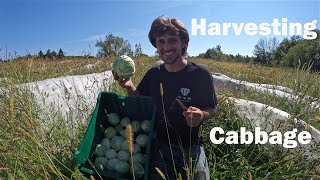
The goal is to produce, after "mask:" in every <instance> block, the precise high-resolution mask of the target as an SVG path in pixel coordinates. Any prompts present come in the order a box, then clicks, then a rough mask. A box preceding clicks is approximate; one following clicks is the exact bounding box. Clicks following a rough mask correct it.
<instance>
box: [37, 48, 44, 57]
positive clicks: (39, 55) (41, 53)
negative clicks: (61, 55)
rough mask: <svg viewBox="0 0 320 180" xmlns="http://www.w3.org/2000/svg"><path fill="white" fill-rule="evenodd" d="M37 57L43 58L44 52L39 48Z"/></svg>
mask: <svg viewBox="0 0 320 180" xmlns="http://www.w3.org/2000/svg"><path fill="white" fill-rule="evenodd" d="M38 57H39V58H44V54H43V52H42V51H41V50H40V51H39V53H38Z"/></svg>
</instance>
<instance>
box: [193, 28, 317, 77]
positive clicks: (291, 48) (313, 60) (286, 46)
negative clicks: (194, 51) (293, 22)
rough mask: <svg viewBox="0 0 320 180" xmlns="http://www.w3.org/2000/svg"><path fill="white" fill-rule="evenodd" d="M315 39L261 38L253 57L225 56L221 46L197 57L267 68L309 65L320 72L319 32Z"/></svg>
mask: <svg viewBox="0 0 320 180" xmlns="http://www.w3.org/2000/svg"><path fill="white" fill-rule="evenodd" d="M315 32H316V33H317V38H316V39H313V40H307V39H303V38H302V37H301V36H291V37H290V38H284V39H283V40H282V41H281V42H279V41H278V39H277V38H275V37H274V38H269V39H267V38H261V39H259V41H258V42H257V44H256V45H255V46H254V50H253V54H254V56H253V57H249V56H242V55H240V54H237V55H235V56H234V55H231V54H225V53H223V52H222V50H221V46H220V45H217V46H216V47H213V48H209V49H208V50H207V51H206V52H205V53H200V54H199V55H198V56H197V57H201V58H206V59H215V60H220V61H236V62H251V63H260V64H264V65H268V66H285V67H297V66H299V65H304V64H309V65H310V68H311V70H316V71H320V30H315Z"/></svg>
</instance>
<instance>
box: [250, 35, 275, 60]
mask: <svg viewBox="0 0 320 180" xmlns="http://www.w3.org/2000/svg"><path fill="white" fill-rule="evenodd" d="M277 47H278V41H277V38H275V37H274V38H271V39H266V38H261V39H259V41H258V43H257V44H256V45H255V46H254V50H253V54H254V55H255V59H254V60H255V61H256V62H260V63H263V64H269V63H271V60H272V56H273V54H274V52H275V50H276V48H277Z"/></svg>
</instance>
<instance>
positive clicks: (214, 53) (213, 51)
mask: <svg viewBox="0 0 320 180" xmlns="http://www.w3.org/2000/svg"><path fill="white" fill-rule="evenodd" d="M222 56H223V52H222V51H221V46H220V45H217V46H216V47H213V48H209V49H208V50H207V51H206V52H205V53H201V54H199V57H202V58H207V59H216V60H222Z"/></svg>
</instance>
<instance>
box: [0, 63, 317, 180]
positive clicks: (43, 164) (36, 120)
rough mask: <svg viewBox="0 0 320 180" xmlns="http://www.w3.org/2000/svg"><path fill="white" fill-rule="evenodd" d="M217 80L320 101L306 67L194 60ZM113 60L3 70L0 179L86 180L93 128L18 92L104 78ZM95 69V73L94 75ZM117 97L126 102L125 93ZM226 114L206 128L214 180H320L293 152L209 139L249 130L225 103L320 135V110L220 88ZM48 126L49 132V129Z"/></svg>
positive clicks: (4, 66)
mask: <svg viewBox="0 0 320 180" xmlns="http://www.w3.org/2000/svg"><path fill="white" fill-rule="evenodd" d="M135 60H136V65H137V72H136V74H135V75H134V77H133V82H134V83H135V84H138V83H139V82H140V80H141V78H142V77H143V75H144V74H145V72H146V71H147V70H148V69H149V68H150V67H152V66H153V65H155V62H156V60H157V58H137V59H135ZM192 61H195V62H198V63H200V64H203V65H205V66H206V67H207V68H208V69H209V70H210V71H211V72H213V73H217V72H219V73H223V74H225V75H227V76H229V77H232V78H236V79H239V80H244V81H248V82H256V83H268V84H274V85H283V86H287V87H289V88H291V89H293V90H294V91H295V92H296V93H297V94H298V95H299V96H300V97H304V96H305V95H309V96H312V97H315V98H317V99H320V94H319V89H320V75H319V74H318V73H312V72H310V71H309V70H308V68H306V67H300V68H297V69H286V68H274V67H273V68H271V67H264V66H261V65H254V64H240V63H228V62H219V61H214V60H205V59H192ZM110 62H111V59H77V60H72V61H71V60H64V61H50V62H49V61H43V60H37V59H25V60H21V61H16V62H6V63H4V62H0V67H1V70H0V87H6V88H9V89H10V91H9V92H7V93H3V94H0V121H1V122H2V123H1V124H0V129H1V130H2V131H0V179H1V178H3V179H86V178H85V177H83V176H82V174H81V173H80V172H79V170H78V169H77V167H76V163H75V159H74V156H73V154H74V152H75V151H76V149H77V148H78V146H79V143H80V142H81V141H82V137H83V134H84V131H85V129H86V126H87V124H86V123H88V122H86V123H84V124H82V125H81V126H78V128H77V129H75V130H74V129H72V127H73V126H72V125H70V123H68V122H67V121H66V120H64V119H63V118H61V117H54V118H53V119H52V120H53V121H48V119H42V118H41V117H40V116H39V107H37V105H36V104H35V102H34V100H33V98H32V96H31V95H30V94H29V92H26V91H23V90H18V89H15V88H14V86H13V85H15V84H20V83H26V82H33V81H39V80H44V79H48V78H54V77H63V76H69V75H79V74H88V73H99V72H103V71H106V70H110ZM89 64H91V65H90V66H91V68H88V67H89V66H87V65H89ZM114 91H115V92H119V93H120V94H123V95H124V94H125V92H124V91H123V90H122V89H121V88H119V87H118V86H115V87H114ZM216 91H217V94H218V96H219V106H218V111H217V114H216V116H215V117H214V118H213V119H211V120H209V121H207V122H206V124H205V126H204V138H205V142H206V146H205V147H206V154H207V157H208V162H209V166H210V173H211V177H212V179H320V164H319V160H316V161H314V160H308V158H306V157H304V156H299V155H293V154H291V153H289V152H288V151H286V150H281V149H273V150H270V149H266V148H265V147H264V146H258V145H226V144H222V145H214V144H213V143H211V141H210V140H209V135H208V133H209V132H210V130H211V128H212V127H214V126H220V127H222V128H223V129H224V130H227V131H230V130H238V129H239V127H241V126H242V124H241V120H240V118H239V117H238V116H237V114H236V111H235V109H234V106H233V105H232V104H230V103H227V102H226V101H225V100H224V99H225V97H228V96H232V97H238V98H243V99H248V100H254V101H257V102H261V103H265V104H268V105H271V106H274V107H277V108H279V109H281V110H284V111H286V112H288V113H290V114H291V115H293V116H294V117H298V118H301V119H303V120H306V121H307V122H309V123H311V124H313V125H315V126H316V127H318V129H320V128H319V127H320V126H319V124H320V123H319V122H320V116H319V110H317V109H310V108H309V104H310V102H311V100H308V101H307V102H301V101H288V100H286V99H281V98H277V97H275V96H272V95H268V94H263V95H261V94H257V93H255V92H248V91H244V90H243V91H242V90H240V91H239V92H232V91H230V90H228V89H226V88H225V87H216ZM44 122H45V123H47V127H49V128H48V129H44V128H43V126H41V124H43V123H44Z"/></svg>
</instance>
